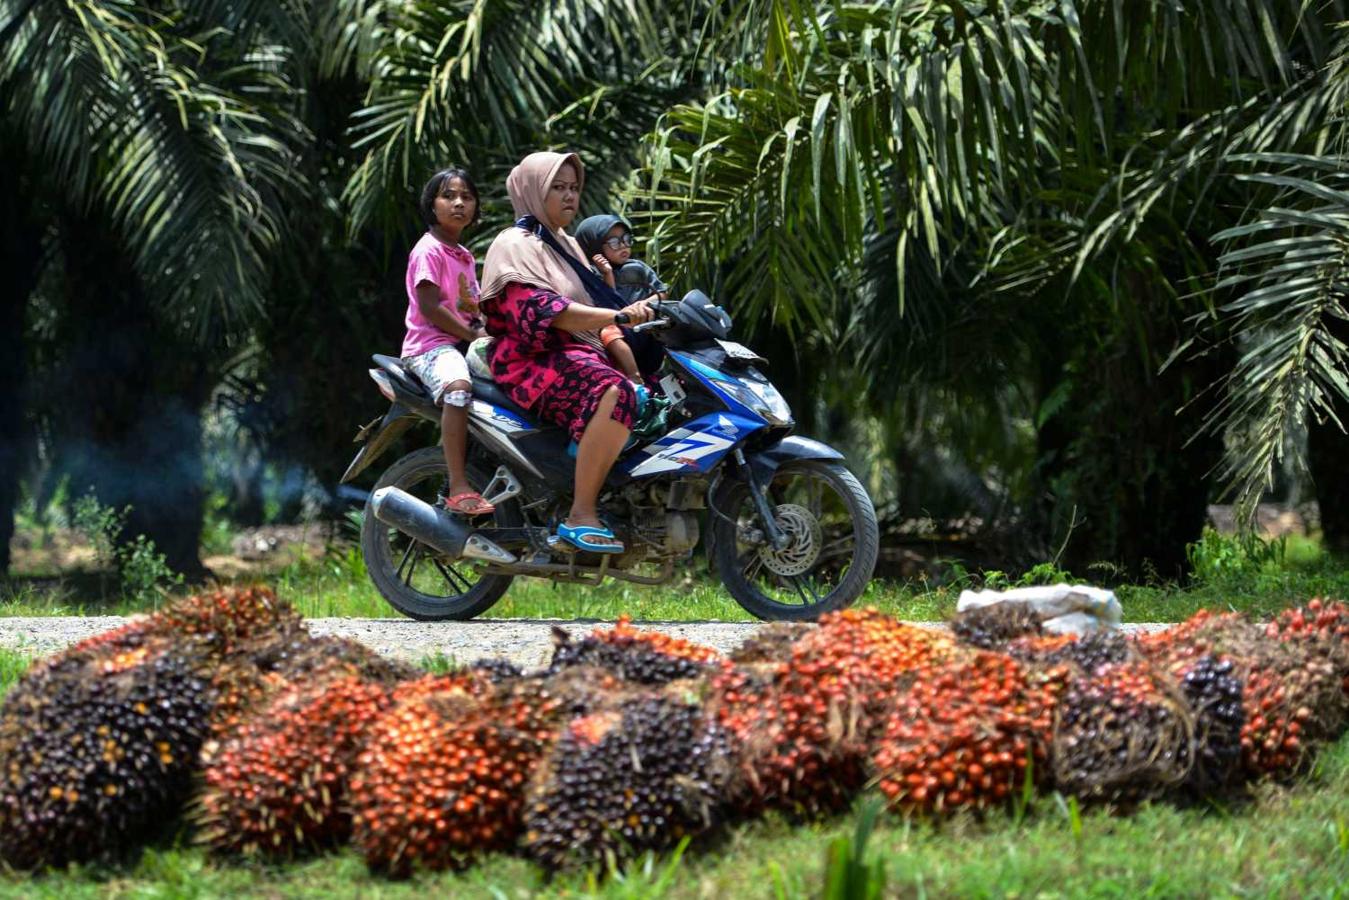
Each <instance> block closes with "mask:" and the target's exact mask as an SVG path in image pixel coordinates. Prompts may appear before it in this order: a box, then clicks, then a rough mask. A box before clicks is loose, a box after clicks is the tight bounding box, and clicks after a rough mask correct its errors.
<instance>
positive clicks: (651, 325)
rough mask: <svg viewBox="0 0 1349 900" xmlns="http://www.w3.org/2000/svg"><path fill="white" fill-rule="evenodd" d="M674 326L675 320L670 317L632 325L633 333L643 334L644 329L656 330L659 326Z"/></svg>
mask: <svg viewBox="0 0 1349 900" xmlns="http://www.w3.org/2000/svg"><path fill="white" fill-rule="evenodd" d="M673 326H674V322H672V321H671V320H669V319H652V320H651V321H650V322H643V323H642V324H641V325H634V326H632V333H633V334H641V333H642V332H644V331H655V330H656V329H658V328H671V327H673Z"/></svg>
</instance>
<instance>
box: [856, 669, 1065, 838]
mask: <svg viewBox="0 0 1349 900" xmlns="http://www.w3.org/2000/svg"><path fill="white" fill-rule="evenodd" d="M1067 679H1068V670H1067V669H1066V668H1061V669H1059V670H1058V671H1048V670H1035V671H1033V670H1028V669H1025V668H1023V667H1022V666H1021V665H1020V664H1018V663H1017V662H1016V661H1015V660H1013V659H1012V658H1011V657H1009V656H1006V655H1004V654H1001V653H993V652H981V653H978V654H976V655H975V656H974V657H972V658H970V659H967V660H959V661H956V662H952V663H947V664H945V665H941V666H937V667H935V668H933V669H931V670H930V671H925V672H924V673H923V674H922V676H921V677H919V678H918V679H917V680H916V681H914V682H913V684H912V685H911V686H910V688H909V690H908V691H907V693H905V694H904V695H903V696H901V697H900V698H899V699H898V701H897V702H896V704H895V706H894V708H893V709H892V710H891V711H890V714H889V717H888V718H887V720H886V723H885V727H884V731H883V733H882V735H881V736H880V738H879V739H878V740H877V741H876V742H875V745H874V749H873V752H872V756H871V767H872V770H873V771H874V772H875V773H876V776H877V785H878V787H879V788H880V790H881V792H882V793H883V794H885V796H886V797H887V798H888V799H889V801H890V806H891V808H892V809H894V810H895V811H897V812H901V813H905V814H912V813H942V812H952V811H955V810H958V809H964V808H971V809H983V808H986V807H989V806H994V805H999V804H1002V803H1003V802H1004V801H1005V800H1006V799H1007V797H1009V796H1011V795H1012V794H1014V792H1016V791H1018V790H1020V788H1021V787H1022V785H1023V784H1024V783H1025V782H1026V781H1027V779H1032V778H1035V777H1038V775H1039V773H1041V772H1043V771H1044V768H1045V762H1046V758H1047V755H1048V752H1049V743H1050V739H1051V736H1052V733H1053V722H1054V707H1055V703H1056V699H1057V695H1058V693H1059V692H1060V691H1061V690H1062V689H1063V687H1064V685H1065V684H1066V683H1067Z"/></svg>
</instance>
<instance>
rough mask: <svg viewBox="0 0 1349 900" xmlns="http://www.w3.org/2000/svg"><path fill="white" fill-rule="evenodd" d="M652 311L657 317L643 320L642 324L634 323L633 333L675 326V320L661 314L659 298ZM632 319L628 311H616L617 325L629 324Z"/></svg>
mask: <svg viewBox="0 0 1349 900" xmlns="http://www.w3.org/2000/svg"><path fill="white" fill-rule="evenodd" d="M652 313H653V315H654V316H655V317H656V318H653V319H652V320H651V321H650V322H643V323H642V324H640V325H634V326H632V332H633V334H640V333H642V332H643V331H655V330H657V329H659V328H671V327H673V326H674V322H673V321H671V320H670V319H669V318H668V317H665V316H662V315H661V312H660V301H659V300H657V301H656V302H655V304H654V309H653V310H652ZM631 321H632V317H631V316H629V315H628V314H627V313H624V312H621V313H616V314H615V315H614V324H615V325H627V324H628V323H629V322H631Z"/></svg>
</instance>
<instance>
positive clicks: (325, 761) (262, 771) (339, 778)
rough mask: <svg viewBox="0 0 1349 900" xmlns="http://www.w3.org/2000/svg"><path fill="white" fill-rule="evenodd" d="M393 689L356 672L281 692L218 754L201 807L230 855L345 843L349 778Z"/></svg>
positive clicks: (284, 853)
mask: <svg viewBox="0 0 1349 900" xmlns="http://www.w3.org/2000/svg"><path fill="white" fill-rule="evenodd" d="M389 704H390V698H389V692H388V690H387V689H386V688H385V687H383V686H381V685H378V684H372V683H369V682H366V681H363V680H361V679H360V678H357V677H353V676H345V677H339V678H336V679H332V680H320V681H318V682H315V681H306V682H303V683H300V684H296V685H293V686H291V687H289V688H287V689H286V690H283V691H282V692H281V693H279V694H278V695H277V696H275V697H274V698H273V699H272V700H271V701H270V702H269V703H267V704H266V705H265V706H264V707H262V708H261V709H260V710H259V712H258V713H257V714H256V715H255V716H253V717H251V718H249V719H248V720H246V721H245V722H244V723H243V725H242V726H241V727H240V728H239V729H238V730H237V732H236V733H235V734H234V735H233V736H231V737H230V738H229V739H228V740H226V741H224V742H222V744H221V745H220V747H219V748H218V749H217V750H216V751H215V752H214V753H213V754H211V758H210V763H209V764H208V765H207V766H206V770H205V782H206V784H205V788H204V790H203V792H202V795H201V798H200V803H199V808H198V811H197V819H198V822H199V823H200V824H201V826H202V840H203V842H204V843H206V844H208V845H209V846H210V847H211V848H212V849H213V850H215V851H217V852H222V853H232V854H242V855H262V856H268V857H277V858H288V857H291V856H294V855H296V854H298V853H302V852H306V851H313V850H318V849H322V848H326V847H331V846H335V845H337V844H339V843H343V842H345V841H346V840H347V839H348V838H349V837H350V834H351V817H350V814H349V813H348V812H347V801H348V796H347V794H348V781H349V779H350V777H351V774H352V770H353V768H354V766H355V762H356V756H357V755H358V753H359V752H360V750H361V748H362V747H363V746H364V744H365V739H366V735H367V732H368V730H369V728H370V726H371V725H372V724H373V723H374V721H375V719H376V718H377V717H378V716H379V715H380V713H382V712H383V711H384V710H385V709H386V708H387V707H388V706H389Z"/></svg>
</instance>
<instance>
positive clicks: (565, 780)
mask: <svg viewBox="0 0 1349 900" xmlns="http://www.w3.org/2000/svg"><path fill="white" fill-rule="evenodd" d="M729 754H730V744H729V741H728V739H727V735H726V734H725V732H724V731H722V729H721V728H720V727H719V726H717V725H716V724H715V722H713V721H711V720H710V719H709V718H708V717H707V716H706V715H705V714H704V713H703V710H702V709H701V707H700V706H699V705H698V704H696V703H691V702H685V701H683V700H681V699H678V698H673V697H665V696H659V695H649V696H645V697H638V698H631V699H622V700H619V701H618V702H615V703H614V704H612V705H611V707H610V708H609V709H606V710H603V711H599V712H592V713H590V714H589V715H586V716H581V717H578V718H575V719H573V720H571V722H570V723H568V724H567V725H566V726H565V727H564V728H563V730H562V733H561V736H560V737H559V739H558V741H557V743H556V744H555V746H554V747H553V750H552V752H551V753H550V754H549V756H548V759H547V762H546V763H545V764H544V765H543V766H541V767H540V769H539V772H538V774H537V775H536V777H535V780H534V783H533V785H532V786H531V788H530V792H529V802H528V806H527V809H526V812H525V833H524V838H523V847H524V851H525V853H526V854H527V855H528V856H529V857H531V858H532V859H534V860H536V861H538V862H539V863H541V864H542V865H543V866H545V867H546V868H548V869H550V870H551V869H558V868H561V867H563V866H566V865H569V864H570V865H580V866H587V867H589V866H599V865H603V864H605V863H606V862H609V861H614V862H621V861H622V860H624V859H627V858H631V857H632V856H635V855H636V854H639V853H642V852H645V851H647V850H658V851H659V850H666V849H669V848H671V847H673V846H675V845H676V844H677V843H678V842H679V841H680V840H681V839H682V838H684V837H685V836H693V835H698V834H700V833H702V832H704V831H706V830H707V829H709V828H711V827H712V826H713V825H715V824H716V823H717V822H718V821H719V820H720V815H719V807H720V804H721V799H722V797H723V796H724V794H725V786H726V783H727V779H728V778H729V776H730V771H731V766H730V763H729V761H728V760H729Z"/></svg>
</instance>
